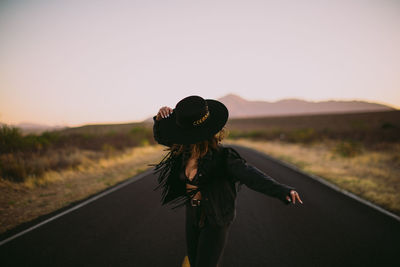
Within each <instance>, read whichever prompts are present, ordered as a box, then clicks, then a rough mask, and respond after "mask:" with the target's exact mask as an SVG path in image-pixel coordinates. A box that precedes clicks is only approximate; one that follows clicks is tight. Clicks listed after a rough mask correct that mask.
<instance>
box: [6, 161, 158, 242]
mask: <svg viewBox="0 0 400 267" xmlns="http://www.w3.org/2000/svg"><path fill="white" fill-rule="evenodd" d="M152 171H153V168H150V169H148V170H146V171H144V172H142V173H140V174H138V175H135V176H133V177H131V178H129V179H128V180H126V181H124V182H122V183H119V184H117V185H115V186H113V187H111V188H109V189H106V190H105V191H103V192H101V193H98V194H95V195H94V196H93V197H89V198H88V199H86V200H84V201H82V202H81V203H79V204H77V205H75V206H73V207H71V208H69V209H67V210H65V211H63V212H60V213H58V214H56V215H54V216H52V217H50V218H48V219H46V220H44V221H42V222H40V223H38V224H35V225H33V226H31V227H28V228H27V229H25V230H23V231H21V232H19V233H17V234H14V235H12V236H10V237H8V238H6V239H4V240H1V241H0V246H2V245H4V244H6V243H8V242H10V241H11V240H13V239H15V238H17V237H19V236H22V235H24V234H26V233H29V232H31V231H32V230H34V229H36V228H38V227H40V226H42V225H45V224H47V223H49V222H51V221H54V220H55V219H57V218H59V217H61V216H64V215H65V214H68V213H70V212H72V211H74V210H76V209H79V208H81V207H83V206H86V205H87V204H89V203H91V202H93V201H95V200H97V199H99V198H101V197H104V196H106V195H108V194H110V193H112V192H114V191H117V190H118V189H121V188H122V187H125V186H127V185H128V184H130V183H133V182H136V181H138V180H140V179H142V178H143V177H145V176H147V175H148V174H150V173H151V172H152Z"/></svg>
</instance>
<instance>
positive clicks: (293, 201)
mask: <svg viewBox="0 0 400 267" xmlns="http://www.w3.org/2000/svg"><path fill="white" fill-rule="evenodd" d="M290 196H291V198H292V203H293V204H296V199H297V200H298V201H299V202H300V203H301V204H303V201H301V199H300V196H299V194H298V193H297V192H296V191H294V190H292V191H290ZM286 199H287V200H288V201H289V200H290V198H289V196H287V197H286Z"/></svg>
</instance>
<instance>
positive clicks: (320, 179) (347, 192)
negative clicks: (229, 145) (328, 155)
mask: <svg viewBox="0 0 400 267" xmlns="http://www.w3.org/2000/svg"><path fill="white" fill-rule="evenodd" d="M235 146H238V145H235ZM238 147H242V148H245V149H249V150H252V151H255V152H257V153H259V154H261V155H262V156H265V157H266V158H268V159H269V160H272V161H275V162H277V163H279V164H281V165H283V166H285V167H288V168H289V169H292V170H294V171H296V172H298V173H301V174H303V175H305V176H307V177H309V178H311V179H313V180H316V181H318V182H320V183H321V184H324V185H326V186H328V187H330V188H331V189H333V190H335V191H338V192H340V193H342V194H344V195H346V196H348V197H351V198H353V199H355V200H357V201H359V202H361V203H363V204H364V205H367V206H369V207H371V208H374V209H376V210H377V211H380V212H382V213H383V214H385V215H388V216H390V217H392V218H394V219H395V220H397V221H399V222H400V217H399V216H397V215H396V214H394V213H392V212H390V211H388V210H385V209H384V208H382V207H379V206H378V205H376V204H374V203H372V202H369V201H368V200H365V199H363V198H360V197H359V196H356V195H354V194H353V193H350V192H349V191H346V190H344V189H342V188H340V187H338V186H336V185H334V184H332V183H330V182H328V181H326V180H325V179H323V178H321V177H319V176H317V175H314V174H311V173H306V172H304V171H302V170H301V169H299V168H298V167H296V166H295V165H293V164H291V163H288V162H284V161H281V160H279V159H276V158H273V157H271V156H269V155H267V154H265V153H263V152H260V151H258V150H255V149H253V148H249V147H244V146H238Z"/></svg>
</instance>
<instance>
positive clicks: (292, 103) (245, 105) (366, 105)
mask: <svg viewBox="0 0 400 267" xmlns="http://www.w3.org/2000/svg"><path fill="white" fill-rule="evenodd" d="M218 100H219V101H221V102H222V103H224V104H225V105H226V106H227V108H228V109H229V116H230V117H231V118H245V117H261V116H276V115H297V114H322V113H352V112H372V111H388V110H396V109H394V108H392V107H389V106H385V105H382V104H377V103H371V102H366V101H334V100H330V101H319V102H310V101H305V100H301V99H295V98H290V99H283V100H279V101H276V102H268V101H249V100H246V99H244V98H242V97H240V96H238V95H234V94H229V95H226V96H224V97H221V98H219V99H218Z"/></svg>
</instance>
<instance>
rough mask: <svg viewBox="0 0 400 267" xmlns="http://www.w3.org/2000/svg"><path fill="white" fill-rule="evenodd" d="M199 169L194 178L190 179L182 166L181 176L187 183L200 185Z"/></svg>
mask: <svg viewBox="0 0 400 267" xmlns="http://www.w3.org/2000/svg"><path fill="white" fill-rule="evenodd" d="M198 173H199V172H198V171H197V172H196V175H195V176H194V177H193V179H192V180H190V179H189V178H188V177H187V176H186V173H185V169H184V168H182V171H181V173H180V175H179V178H180V179H181V180H182V181H184V182H185V183H188V184H191V185H198V184H199V175H198Z"/></svg>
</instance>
